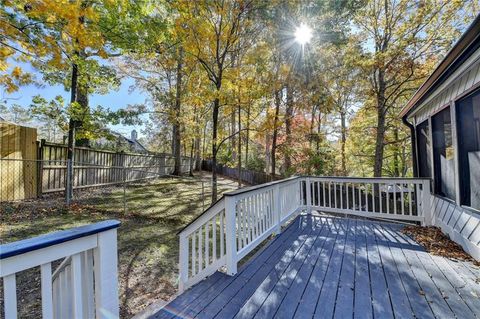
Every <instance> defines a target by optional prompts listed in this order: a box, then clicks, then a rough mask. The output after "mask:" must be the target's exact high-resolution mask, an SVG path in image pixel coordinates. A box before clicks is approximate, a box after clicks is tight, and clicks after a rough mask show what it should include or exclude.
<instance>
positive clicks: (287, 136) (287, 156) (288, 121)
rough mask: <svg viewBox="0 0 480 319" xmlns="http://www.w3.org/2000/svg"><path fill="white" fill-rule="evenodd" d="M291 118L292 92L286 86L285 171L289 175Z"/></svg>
mask: <svg viewBox="0 0 480 319" xmlns="http://www.w3.org/2000/svg"><path fill="white" fill-rule="evenodd" d="M292 118H293V92H292V90H291V88H290V87H289V86H287V108H286V110H285V151H284V152H285V154H284V155H285V160H284V164H285V173H286V174H287V175H290V173H291V168H292V158H291V146H292Z"/></svg>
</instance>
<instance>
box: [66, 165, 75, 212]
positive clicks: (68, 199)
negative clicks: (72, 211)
mask: <svg viewBox="0 0 480 319" xmlns="http://www.w3.org/2000/svg"><path fill="white" fill-rule="evenodd" d="M72 168H73V165H72V160H71V159H67V179H66V181H65V183H66V185H65V201H66V203H67V205H70V202H71V200H72V193H73V192H72V188H73V185H72V175H73V172H72Z"/></svg>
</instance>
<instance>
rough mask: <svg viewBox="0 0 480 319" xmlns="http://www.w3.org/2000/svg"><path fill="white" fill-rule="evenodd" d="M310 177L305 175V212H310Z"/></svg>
mask: <svg viewBox="0 0 480 319" xmlns="http://www.w3.org/2000/svg"><path fill="white" fill-rule="evenodd" d="M310 186H311V185H310V178H309V177H307V178H306V179H305V191H306V193H307V194H306V195H307V196H306V201H307V202H306V207H307V214H310V213H311V212H312V189H311V187H310Z"/></svg>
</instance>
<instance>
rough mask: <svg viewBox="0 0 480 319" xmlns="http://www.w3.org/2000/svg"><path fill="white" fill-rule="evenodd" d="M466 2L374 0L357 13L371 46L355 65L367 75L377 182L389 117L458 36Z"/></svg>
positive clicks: (363, 38) (361, 37) (364, 39)
mask: <svg viewBox="0 0 480 319" xmlns="http://www.w3.org/2000/svg"><path fill="white" fill-rule="evenodd" d="M468 2H470V1H449V0H426V1H420V2H418V1H408V0H397V1H387V0H371V1H368V2H367V3H366V5H365V6H364V7H363V8H361V9H360V10H359V11H358V12H357V15H356V17H355V20H354V22H355V24H356V26H357V27H358V28H359V33H358V39H359V41H362V43H368V44H369V45H366V46H364V52H363V53H362V54H360V55H358V56H357V59H356V61H358V62H359V64H360V66H361V67H362V68H363V72H364V73H365V74H368V82H367V84H366V85H367V86H366V89H365V91H364V94H365V95H366V96H369V97H371V101H372V102H371V103H372V106H373V107H374V110H375V113H376V130H375V151H374V163H373V175H374V176H375V177H378V176H382V174H383V162H384V150H385V143H386V140H385V136H386V131H387V129H388V128H387V126H386V123H387V117H388V113H389V112H391V111H392V109H394V108H397V110H398V107H399V103H398V102H399V101H400V100H401V99H402V98H404V97H405V96H409V95H411V94H412V93H413V91H414V90H416V88H417V87H418V86H419V85H420V83H421V82H422V81H423V80H424V79H425V78H426V76H428V74H430V71H431V69H432V66H433V65H434V64H435V63H434V61H437V60H438V58H439V56H441V55H442V53H444V52H445V51H446V49H447V48H449V47H450V46H451V44H452V42H453V40H454V39H455V38H457V37H458V35H459V32H458V29H459V28H460V27H461V25H463V20H462V19H460V18H459V16H458V14H459V13H460V12H461V11H462V12H463V9H464V7H465V6H466V4H467V3H468ZM370 44H371V45H370ZM432 62H433V63H432ZM429 64H430V65H429ZM428 65H429V66H428Z"/></svg>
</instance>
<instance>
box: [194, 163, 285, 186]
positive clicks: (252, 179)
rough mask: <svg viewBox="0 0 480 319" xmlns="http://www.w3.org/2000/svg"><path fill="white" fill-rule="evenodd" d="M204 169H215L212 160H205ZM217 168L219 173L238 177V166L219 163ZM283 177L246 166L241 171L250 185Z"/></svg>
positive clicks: (242, 177)
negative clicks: (246, 167)
mask: <svg viewBox="0 0 480 319" xmlns="http://www.w3.org/2000/svg"><path fill="white" fill-rule="evenodd" d="M202 169H203V170H205V171H209V172H212V171H213V163H212V160H203V161H202ZM215 170H216V172H217V173H218V174H221V175H224V176H228V177H231V178H233V179H238V168H232V167H228V166H225V165H222V164H217V167H216V169H215ZM281 178H282V177H281V176H275V178H272V176H271V175H269V174H266V173H263V172H256V171H252V170H248V169H244V168H242V171H241V180H242V182H244V183H247V184H250V185H258V184H263V183H269V182H272V181H275V180H279V179H281Z"/></svg>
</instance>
